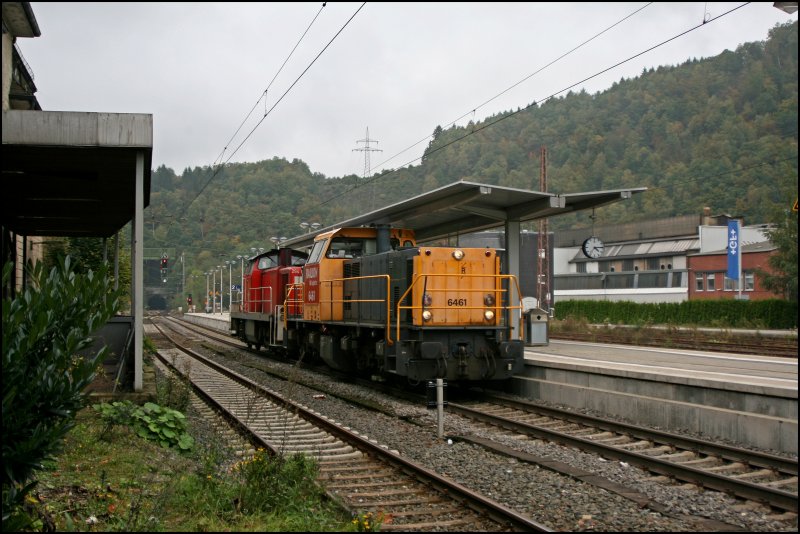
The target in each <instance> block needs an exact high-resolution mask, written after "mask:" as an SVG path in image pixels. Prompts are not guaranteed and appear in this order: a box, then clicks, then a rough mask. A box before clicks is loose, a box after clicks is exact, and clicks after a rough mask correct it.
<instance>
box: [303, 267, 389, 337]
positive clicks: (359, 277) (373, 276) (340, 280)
mask: <svg viewBox="0 0 800 534" xmlns="http://www.w3.org/2000/svg"><path fill="white" fill-rule="evenodd" d="M369 278H384V279H385V280H386V298H383V299H355V300H344V299H341V300H338V299H330V300H324V301H323V300H322V297H321V296H320V301H319V305H320V307H322V305H323V303H324V304H330V305H331V308H332V307H333V305H334V304H335V303H344V302H347V303H356V304H360V303H369V302H378V303H384V302H385V303H386V344H387V345H389V346H392V345H394V341H393V340H392V322H391V316H390V314H391V312H392V307H391V302H390V300H389V295H391V281H392V280H391V277H390V276H389V275H388V274H371V275H366V276H351V277H350V278H331V279H330V280H320V281H319V283H320V286H322V284H325V283H329V284H331V295H333V282H344V281H351V280H367V279H369ZM321 293H322V292H320V295H321Z"/></svg>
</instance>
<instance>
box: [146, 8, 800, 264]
mask: <svg viewBox="0 0 800 534" xmlns="http://www.w3.org/2000/svg"><path fill="white" fill-rule="evenodd" d="M797 30H798V26H797V23H794V24H787V25H782V26H776V27H775V28H774V29H773V30H772V31H771V32H770V37H769V39H768V40H767V41H765V42H756V43H746V44H743V45H741V46H740V47H739V48H738V49H737V50H736V51H726V52H724V53H723V54H720V55H719V56H717V57H714V58H709V59H703V60H696V59H688V60H687V61H686V62H685V63H684V64H682V65H679V66H665V67H659V68H655V69H649V70H647V71H645V72H642V74H641V75H640V76H639V77H637V78H634V79H623V80H620V81H619V82H618V83H616V84H614V85H613V87H611V88H609V89H608V90H606V91H603V92H599V93H597V94H593V95H592V94H588V93H586V92H581V93H570V94H568V95H566V96H564V97H561V98H557V99H551V100H548V101H546V102H544V103H543V104H542V105H537V104H535V103H532V104H530V105H528V106H527V107H525V108H522V109H518V110H516V111H514V110H511V111H508V112H506V113H501V114H498V115H496V116H493V117H488V118H486V119H485V120H484V121H482V122H476V123H474V124H472V123H471V124H469V125H468V126H466V127H452V128H448V129H443V128H442V127H440V126H437V125H433V124H432V125H431V131H432V132H433V136H432V141H431V143H430V145H429V147H428V148H427V150H426V152H425V156H424V157H423V159H422V161H421V162H420V163H419V165H415V166H411V167H407V168H403V169H399V170H396V171H391V172H389V171H387V172H384V173H382V174H381V175H376V176H374V177H373V179H372V180H370V183H369V184H365V183H364V182H365V180H364V179H363V178H359V177H357V176H355V175H350V176H345V177H326V176H324V175H323V174H320V173H315V172H312V170H311V169H309V167H308V165H306V164H305V163H304V162H302V161H300V160H294V161H291V162H290V161H286V160H284V159H279V158H273V159H270V160H265V161H260V162H257V163H240V164H228V165H226V166H225V167H224V168H221V169H212V168H210V167H204V168H193V169H188V168H187V169H185V170H184V171H183V173H182V174H180V175H177V174H176V173H175V172H174V171H173V170H172V169H168V168H165V167H163V166H162V167H159V168H158V169H156V170H155V171H154V172H153V178H152V187H151V196H150V207H149V208H148V209H147V211H146V213H145V222H146V229H147V231H146V236H145V237H146V241H145V246H146V247H168V248H171V249H173V250H176V251H177V252H178V253H179V254H180V253H181V252H183V253H184V254H185V255H186V257H187V269H189V268H191V270H192V271H191V272H194V273H196V274H197V273H201V272H203V270H204V269H208V268H210V266H211V265H214V264H217V263H218V262H219V258H220V257H224V258H226V259H232V258H234V257H235V256H236V254H241V253H243V252H248V251H249V250H250V247H264V248H270V247H271V246H272V244H271V242H270V241H269V238H270V237H271V236H286V237H291V236H295V235H297V234H299V233H300V232H301V231H302V230H301V229H300V226H299V223H300V222H301V221H306V222H320V223H322V224H323V226H327V225H330V224H334V223H336V222H338V221H341V220H343V219H346V218H349V217H352V216H355V215H358V214H361V213H364V212H366V211H369V210H370V208H375V209H376V208H378V207H382V206H385V205H387V204H391V203H395V202H398V201H400V200H403V199H406V198H409V197H412V196H415V195H418V194H420V193H422V192H425V191H429V190H432V189H435V188H437V187H441V186H443V185H446V184H449V183H452V182H455V181H458V180H469V181H475V182H481V183H487V184H498V185H502V186H508V187H516V188H524V189H536V190H538V188H539V172H540V171H539V169H540V162H539V153H540V148H541V147H543V146H544V147H546V149H547V155H548V166H547V181H548V191H549V192H553V193H576V192H582V191H597V190H603V189H620V188H632V187H648V188H649V190H648V191H647V192H646V193H644V194H641V195H636V196H635V197H634V199H632V200H629V201H626V202H621V203H617V204H614V205H611V206H607V207H603V208H600V209H598V210H597V221H596V222H597V224H613V223H621V222H631V221H636V220H643V219H652V218H660V217H669V216H674V215H684V214H698V215H699V214H700V213H702V209H703V207H704V206H709V207H711V209H712V212H713V213H729V214H733V215H742V216H744V217H745V221H746V222H747V223H760V222H768V221H769V220H771V218H773V217H774V213H775V212H776V210H785V209H787V208H790V207H791V204H792V203H793V202H794V200H795V199H796V198H797V93H798V87H797V83H798V73H797V53H798V43H797ZM383 127H385V128H388V127H391V125H383ZM212 176H213V180H211V181H210V182H209V180H210V178H211V177H212ZM357 186H361V187H357ZM201 191H202V193H201ZM590 224H591V222H590V221H589V219H588V214H586V213H581V214H577V215H574V216H565V217H558V218H554V219H551V221H550V228H551V229H555V230H556V231H557V230H558V229H559V228H569V227H580V226H588V225H590ZM189 272H190V271H188V270H187V273H186V274H187V275H188V274H189Z"/></svg>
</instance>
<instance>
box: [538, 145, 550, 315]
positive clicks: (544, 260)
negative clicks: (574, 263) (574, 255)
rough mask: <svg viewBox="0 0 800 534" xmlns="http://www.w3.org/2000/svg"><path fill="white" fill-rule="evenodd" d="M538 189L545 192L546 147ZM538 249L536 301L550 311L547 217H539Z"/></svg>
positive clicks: (542, 158) (542, 156)
mask: <svg viewBox="0 0 800 534" xmlns="http://www.w3.org/2000/svg"><path fill="white" fill-rule="evenodd" d="M540 159H541V169H540V172H539V191H541V192H542V193H546V192H547V148H545V147H542V148H541V158H540ZM537 240H538V249H539V250H538V251H537V254H536V265H537V270H536V275H537V276H536V278H537V280H536V301H537V303H538V306H539V308H541V309H542V310H545V311H546V312H548V313H549V312H550V258H549V254H550V239H549V236H548V234H547V217H543V218H541V219H539V235H538V236H537Z"/></svg>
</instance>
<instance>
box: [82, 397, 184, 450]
mask: <svg viewBox="0 0 800 534" xmlns="http://www.w3.org/2000/svg"><path fill="white" fill-rule="evenodd" d="M92 408H94V409H95V410H97V411H98V412H100V416H101V417H102V419H103V421H104V422H105V423H106V428H111V427H113V426H114V425H128V426H131V427H133V429H134V430H135V431H136V434H137V435H138V436H139V437H142V438H145V439H149V440H153V441H156V442H158V443H159V444H160V445H161V446H162V447H177V448H179V449H181V450H183V451H189V450H191V448H192V446H193V445H194V438H192V436H190V435H189V434H188V433H187V432H186V416H185V415H183V414H182V413H181V412H179V411H177V410H173V409H172V408H166V407H163V406H159V405H158V404H155V403H153V402H147V403H145V404H144V406H137V405H135V404H133V403H132V402H131V401H116V402H113V403H111V404H108V403H106V402H102V403H100V404H94V405H93V406H92Z"/></svg>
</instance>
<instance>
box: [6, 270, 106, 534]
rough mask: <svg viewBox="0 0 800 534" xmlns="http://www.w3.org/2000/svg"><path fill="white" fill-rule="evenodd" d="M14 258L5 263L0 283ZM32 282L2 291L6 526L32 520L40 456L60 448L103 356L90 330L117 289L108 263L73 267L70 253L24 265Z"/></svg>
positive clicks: (13, 527) (42, 458)
mask: <svg viewBox="0 0 800 534" xmlns="http://www.w3.org/2000/svg"><path fill="white" fill-rule="evenodd" d="M12 270H13V264H11V263H6V265H5V266H4V267H3V286H4V287H7V285H8V283H9V280H10V279H11V273H12ZM28 275H29V279H30V281H31V283H30V286H29V287H28V288H25V289H24V290H23V291H22V292H20V294H18V295H17V296H16V298H15V299H13V300H12V299H10V298H4V299H3V377H2V381H3V474H2V477H3V478H2V481H3V483H2V488H3V497H2V499H3V525H2V526H3V530H4V531H9V530H19V529H21V528H29V527H30V524H29V519H28V517H27V515H26V514H25V513H24V512H23V511H22V505H23V503H24V499H25V496H26V495H27V494H28V493H29V492H30V491H31V489H32V488H33V487H34V486H35V484H36V481H35V479H34V475H35V473H36V471H38V470H40V469H41V468H42V462H43V461H45V460H47V459H51V458H53V457H54V456H55V455H56V454H57V453H58V452H59V451H60V449H61V446H62V444H63V438H64V436H65V435H66V434H67V432H69V430H70V429H71V428H72V427H73V426H74V424H75V423H74V419H75V413H76V412H77V411H78V410H79V409H81V408H82V407H83V406H84V404H85V400H86V395H85V393H84V390H85V389H86V386H88V385H89V384H90V383H91V382H92V380H93V379H94V377H95V373H96V371H97V369H98V366H99V365H101V364H102V362H103V360H104V359H105V357H106V353H107V351H106V349H105V348H103V349H102V350H100V351H99V352H97V353H96V354H90V353H87V352H86V351H87V349H88V348H89V347H90V346H91V344H92V338H91V337H90V336H91V334H92V333H94V332H95V331H97V330H98V329H99V328H100V327H101V326H103V325H104V324H105V323H106V321H107V320H108V319H109V317H111V316H112V315H114V314H115V313H116V311H117V309H118V305H119V292H118V291H114V290H113V289H112V287H111V284H110V282H109V278H108V273H107V269H106V267H102V268H101V269H99V270H98V271H97V272H92V271H90V272H88V273H86V274H80V275H78V274H75V273H74V272H72V270H71V269H70V258H69V257H66V258H65V259H64V261H63V263H61V264H60V265H59V266H57V267H54V268H53V269H51V270H50V272H49V273H47V272H46V271H45V269H44V267H43V264H41V263H38V264H36V265H35V266H34V267H30V266H29V267H28Z"/></svg>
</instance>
